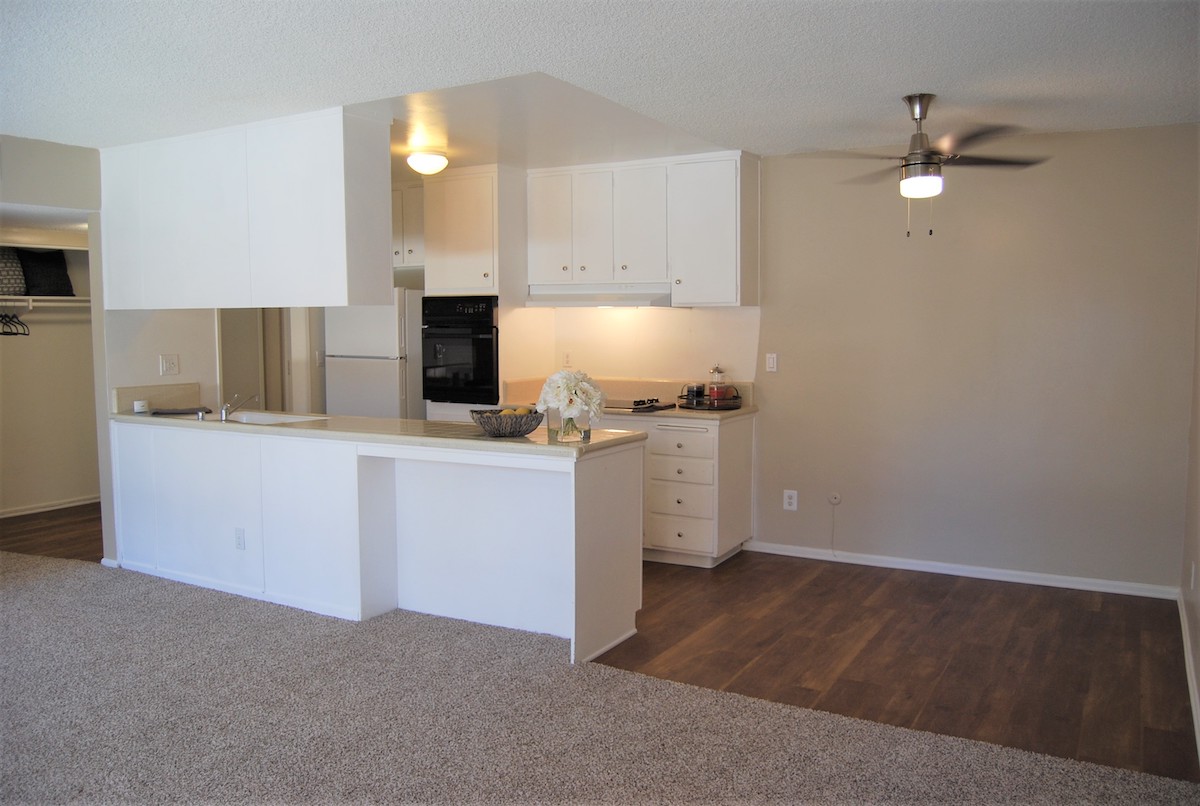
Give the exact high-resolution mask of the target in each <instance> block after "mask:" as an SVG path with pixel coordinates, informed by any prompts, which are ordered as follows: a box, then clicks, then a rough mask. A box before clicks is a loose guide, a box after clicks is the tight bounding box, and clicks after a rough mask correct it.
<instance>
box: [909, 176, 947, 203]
mask: <svg viewBox="0 0 1200 806" xmlns="http://www.w3.org/2000/svg"><path fill="white" fill-rule="evenodd" d="M941 192H942V178H941V177H940V176H910V177H909V178H908V179H901V180H900V195H901V196H903V197H904V198H906V199H931V198H933V197H934V196H937V195H939V194H940V193H941Z"/></svg>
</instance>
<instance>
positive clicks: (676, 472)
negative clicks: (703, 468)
mask: <svg viewBox="0 0 1200 806" xmlns="http://www.w3.org/2000/svg"><path fill="white" fill-rule="evenodd" d="M675 475H676V476H682V475H683V468H682V467H677V468H675Z"/></svg>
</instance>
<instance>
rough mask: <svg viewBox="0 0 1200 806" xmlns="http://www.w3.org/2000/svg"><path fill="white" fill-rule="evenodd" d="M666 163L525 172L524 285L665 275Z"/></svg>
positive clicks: (634, 279)
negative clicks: (526, 237)
mask: <svg viewBox="0 0 1200 806" xmlns="http://www.w3.org/2000/svg"><path fill="white" fill-rule="evenodd" d="M666 177H667V170H666V167H665V166H662V165H653V166H639V167H634V168H619V169H614V170H607V169H606V170H591V169H576V170H571V171H553V172H549V173H542V172H531V173H530V175H529V284H530V285H532V286H539V285H555V284H567V283H587V284H595V283H613V282H616V283H639V282H659V283H661V282H665V281H666V279H667V246H666V242H667V220H666V219H667V195H666V194H667V190H666V185H667V180H666Z"/></svg>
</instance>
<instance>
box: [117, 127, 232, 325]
mask: <svg viewBox="0 0 1200 806" xmlns="http://www.w3.org/2000/svg"><path fill="white" fill-rule="evenodd" d="M101 160H102V163H101V170H102V182H101V196H102V199H101V205H102V209H101V223H102V227H103V237H102V249H103V256H104V263H103V266H104V278H105V295H104V302H105V306H106V307H108V308H181V307H189V308H212V307H217V306H218V305H226V304H227V305H228V307H244V306H247V305H249V304H250V299H251V289H250V262H249V260H250V257H249V219H248V215H247V199H246V176H247V174H246V141H245V134H244V132H243V131H241V130H223V131H220V132H214V133H209V134H204V135H196V136H193V137H187V138H177V139H172V140H161V141H156V142H151V143H142V144H138V145H132V146H124V147H121V148H115V149H106V150H105V151H104V152H102V155H101Z"/></svg>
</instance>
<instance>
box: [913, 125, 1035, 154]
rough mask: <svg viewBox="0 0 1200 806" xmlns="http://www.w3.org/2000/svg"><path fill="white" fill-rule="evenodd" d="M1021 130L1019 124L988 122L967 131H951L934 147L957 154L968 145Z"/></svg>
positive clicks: (939, 139)
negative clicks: (1006, 124)
mask: <svg viewBox="0 0 1200 806" xmlns="http://www.w3.org/2000/svg"><path fill="white" fill-rule="evenodd" d="M1020 130H1021V129H1020V127H1019V126H1004V125H998V124H991V123H988V124H984V125H981V126H976V127H975V128H973V129H969V130H967V131H965V132H949V133H947V134H944V135H942V136H941V137H939V138H938V140H937V142H935V143H934V144H933V147H934V148H936V149H937V150H938V151H940V152H942V153H943V154H957V153H958V152H959V151H962V150H963V149H964V148H967V147H968V146H972V145H978V144H979V143H982V142H984V141H985V140H993V139H995V138H997V137H1007V136H1008V135H1010V134H1016V133H1017V132H1019V131H1020Z"/></svg>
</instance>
